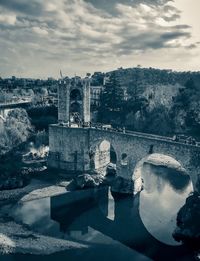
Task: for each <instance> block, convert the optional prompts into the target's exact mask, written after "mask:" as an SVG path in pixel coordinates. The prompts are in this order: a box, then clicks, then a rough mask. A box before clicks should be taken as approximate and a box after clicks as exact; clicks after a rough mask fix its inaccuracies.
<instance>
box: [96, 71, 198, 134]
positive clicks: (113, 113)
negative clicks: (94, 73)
mask: <svg viewBox="0 0 200 261" xmlns="http://www.w3.org/2000/svg"><path fill="white" fill-rule="evenodd" d="M199 86H200V73H198V72H196V73H195V72H194V73H190V72H182V73H178V72H173V71H170V70H158V69H152V68H148V69H146V68H139V67H137V68H132V69H118V70H116V71H113V72H110V73H109V80H108V81H107V83H106V85H105V90H104V92H103V93H102V96H101V106H100V108H99V114H98V116H99V117H98V121H99V122H104V123H110V124H112V125H114V126H119V125H123V126H125V127H126V128H128V129H131V130H135V131H141V132H149V133H155V134H160V135H173V134H175V133H183V134H186V135H193V136H196V137H199V136H200V131H199V130H200V109H199V108H200V88H199Z"/></svg>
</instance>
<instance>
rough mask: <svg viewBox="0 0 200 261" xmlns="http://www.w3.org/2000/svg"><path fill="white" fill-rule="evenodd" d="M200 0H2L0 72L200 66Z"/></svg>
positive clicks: (25, 74)
mask: <svg viewBox="0 0 200 261" xmlns="http://www.w3.org/2000/svg"><path fill="white" fill-rule="evenodd" d="M199 10H200V0H174V1H169V0H121V1H120V0H48V1H45V0H0V76H2V77H7V76H11V75H16V76H18V77H41V78H46V77H48V76H53V77H56V78H58V77H59V71H60V69H61V70H62V72H63V74H65V75H70V76H73V75H74V74H77V75H82V76H83V75H85V73H86V72H94V71H109V70H112V69H116V68H118V67H121V66H122V67H134V66H137V65H138V64H140V65H142V66H143V67H150V66H151V67H156V68H171V69H174V70H200V16H199Z"/></svg>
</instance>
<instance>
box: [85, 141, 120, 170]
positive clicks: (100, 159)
mask: <svg viewBox="0 0 200 261" xmlns="http://www.w3.org/2000/svg"><path fill="white" fill-rule="evenodd" d="M89 158H90V168H91V170H94V171H97V172H101V173H103V174H106V173H107V167H108V166H109V165H110V164H111V165H112V167H113V168H114V169H115V168H116V162H117V153H116V151H115V149H114V147H113V145H112V144H111V142H110V141H109V140H107V139H104V140H101V141H99V142H97V143H95V144H93V145H92V146H91V148H90V150H89ZM109 167H110V166H109Z"/></svg>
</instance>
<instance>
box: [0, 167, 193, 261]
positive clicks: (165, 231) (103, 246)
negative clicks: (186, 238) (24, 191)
mask: <svg viewBox="0 0 200 261" xmlns="http://www.w3.org/2000/svg"><path fill="white" fill-rule="evenodd" d="M142 178H143V180H144V189H143V190H142V191H141V192H140V193H139V194H137V195H136V196H134V197H133V196H120V195H118V194H116V193H112V192H111V191H110V188H109V187H103V188H100V189H88V190H84V191H79V192H72V193H65V194H61V195H58V196H54V197H47V198H43V199H39V200H32V201H28V202H25V203H23V204H16V205H15V206H12V207H11V209H10V216H11V217H12V218H14V219H15V221H16V222H20V223H23V224H26V225H27V226H28V227H29V228H31V230H33V231H35V232H37V233H40V234H43V235H48V236H51V237H54V238H62V239H65V240H71V241H74V242H79V243H83V244H86V245H87V246H88V248H86V249H81V248H80V249H78V250H77V249H76V250H73V249H70V250H67V251H63V252H58V253H54V254H51V255H48V256H45V255H39V256H36V255H28V254H26V255H22V254H12V255H7V256H6V255H4V256H3V257H1V256H0V260H2V261H4V260H6V261H11V260H17V261H18V260H20V261H24V260H29V261H31V260H43V261H46V260H49V261H53V260H56V259H57V260H59V261H60V260H61V261H62V260H70V261H74V260H87V261H88V260H97V261H98V260H100V261H102V260H110V259H115V260H170V259H171V260H188V261H189V260H193V259H192V256H191V255H190V252H189V250H188V249H186V247H184V246H182V245H181V244H180V243H178V242H176V241H175V240H174V239H173V236H172V233H173V231H174V229H175V227H176V216H177V212H178V210H179V209H180V208H181V207H182V206H183V205H184V203H185V200H186V198H187V197H188V195H189V193H190V192H192V190H193V187H192V184H191V182H190V180H189V179H188V177H187V176H185V175H183V174H180V173H178V172H176V171H175V170H172V169H167V168H163V167H158V166H152V165H150V164H145V165H144V166H143V168H142Z"/></svg>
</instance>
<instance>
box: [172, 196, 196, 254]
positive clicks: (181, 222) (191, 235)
mask: <svg viewBox="0 0 200 261" xmlns="http://www.w3.org/2000/svg"><path fill="white" fill-rule="evenodd" d="M173 237H174V238H175V240H177V241H181V242H183V243H186V244H189V245H191V246H192V247H194V248H196V247H197V249H198V250H200V194H199V193H198V192H194V193H193V194H191V195H190V196H189V197H188V198H187V199H186V203H185V205H184V206H183V207H182V208H181V209H180V210H179V212H178V215H177V228H176V230H175V231H174V233H173Z"/></svg>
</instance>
